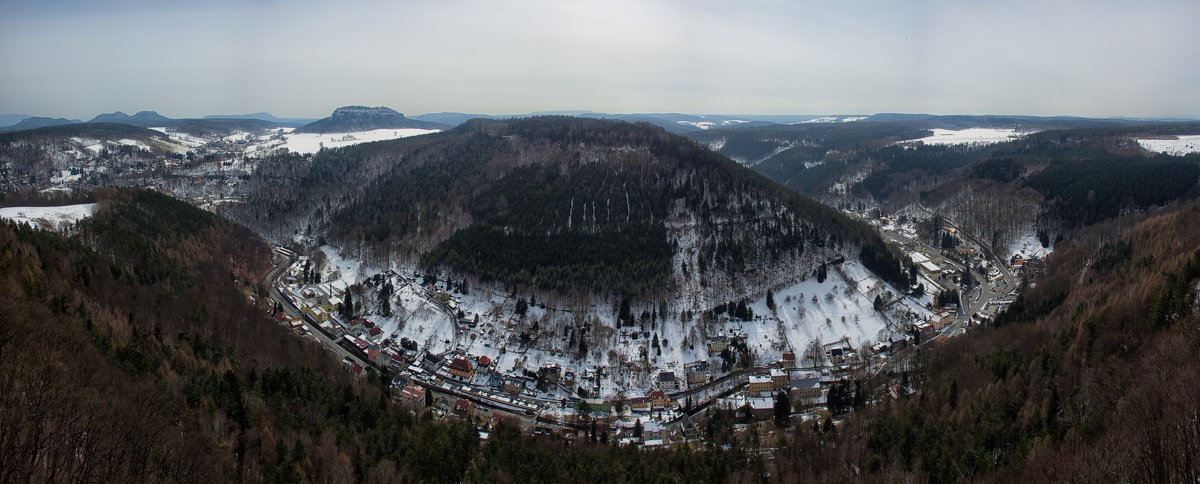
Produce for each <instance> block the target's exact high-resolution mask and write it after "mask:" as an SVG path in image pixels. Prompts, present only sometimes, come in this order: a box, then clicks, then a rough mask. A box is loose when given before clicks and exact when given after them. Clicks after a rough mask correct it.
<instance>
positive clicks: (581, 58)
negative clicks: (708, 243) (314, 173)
mask: <svg viewBox="0 0 1200 484" xmlns="http://www.w3.org/2000/svg"><path fill="white" fill-rule="evenodd" d="M0 8H3V9H4V11H5V15H4V16H3V17H2V18H0V66H2V67H3V69H0V113H6V114H18V113H25V114H29V115H34V116H51V117H67V118H78V119H82V120H84V121H86V120H88V119H91V118H92V117H94V116H95V115H97V114H100V113H109V112H114V111H123V112H125V113H129V114H133V113H135V112H137V111H141V110H153V111H157V112H159V113H160V114H162V115H164V116H167V117H172V118H188V117H200V116H204V115H214V114H247V113H255V112H269V113H271V114H273V115H275V116H278V117H285V118H296V117H302V118H321V117H325V116H328V115H329V113H330V112H332V111H333V109H334V108H337V107H339V106H343V105H352V104H355V105H368V106H388V107H391V108H393V109H396V110H397V111H400V112H402V113H405V114H406V115H416V114H424V113H438V112H464V113H482V114H492V115H505V114H524V113H531V112H544V111H595V112H603V113H614V114H618V113H689V114H759V115H785V114H786V115H832V114H874V113H882V112H898V113H926V114H990V115H1034V116H1082V117H1131V118H1197V117H1200V90H1197V89H1196V86H1200V64H1197V63H1195V62H1194V60H1195V59H1197V58H1200V34H1198V33H1197V31H1196V30H1195V29H1194V26H1193V25H1191V24H1192V23H1193V22H1192V21H1193V19H1195V18H1200V3H1197V2H1187V1H1176V0H1170V1H1162V2H1153V3H1151V4H1128V3H1125V2H1104V1H1101V2H1091V1H1090V2H1065V3H1056V4H1053V5H1044V4H1042V3H1040V2H1026V1H1020V2H1009V3H1004V4H960V3H956V2H940V1H923V2H916V3H910V4H906V5H895V4H892V3H890V2H883V1H865V2H855V3H853V4H851V3H849V2H838V3H835V4H816V5H812V4H802V5H793V4H791V3H788V2H774V1H754V2H749V3H739V4H738V5H737V6H736V7H735V6H732V5H728V4H725V3H721V2H707V1H705V2H674V1H664V2H625V1H619V2H604V3H601V2H597V3H588V4H584V5H577V4H570V3H564V2H542V1H520V2H515V3H510V4H497V3H493V2H482V1H477V0H467V1H458V2H444V3H442V2H439V3H436V4H431V3H426V2H412V3H410V2H401V3H398V4H387V5H383V6H379V5H374V4H372V3H370V2H349V3H345V4H338V5H326V4H321V3H314V2H307V1H300V2H274V1H262V2H254V3H245V2H234V1H217V2H212V3H208V4H205V5H203V6H200V5H173V4H172V5H161V4H159V3H157V2H147V1H142V0H138V1H107V2H105V1H101V2H79V1H67V2H57V3H50V2H39V1H28V0H17V1H5V2H4V3H3V7H0Z"/></svg>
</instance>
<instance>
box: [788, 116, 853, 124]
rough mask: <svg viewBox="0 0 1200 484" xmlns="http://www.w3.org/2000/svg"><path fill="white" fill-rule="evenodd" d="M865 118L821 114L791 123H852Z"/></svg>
mask: <svg viewBox="0 0 1200 484" xmlns="http://www.w3.org/2000/svg"><path fill="white" fill-rule="evenodd" d="M864 119H867V116H822V117H819V118H813V119H809V120H806V121H799V122H795V123H792V124H814V123H853V122H855V121H862V120H864Z"/></svg>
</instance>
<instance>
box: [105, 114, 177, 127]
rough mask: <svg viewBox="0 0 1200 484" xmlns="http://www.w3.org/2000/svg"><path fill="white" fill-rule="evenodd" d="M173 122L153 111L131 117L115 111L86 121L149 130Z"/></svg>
mask: <svg viewBox="0 0 1200 484" xmlns="http://www.w3.org/2000/svg"><path fill="white" fill-rule="evenodd" d="M175 121H176V120H174V119H171V118H168V117H166V116H163V115H161V114H158V113H157V112H154V111H138V112H137V113H136V114H134V115H132V116H130V115H128V114H125V113H123V112H121V111H117V112H115V113H104V114H100V115H97V116H96V117H94V118H92V119H91V121H88V122H89V123H122V124H132V125H134V126H141V127H143V128H149V127H151V126H166V125H168V124H171V123H174V122H175Z"/></svg>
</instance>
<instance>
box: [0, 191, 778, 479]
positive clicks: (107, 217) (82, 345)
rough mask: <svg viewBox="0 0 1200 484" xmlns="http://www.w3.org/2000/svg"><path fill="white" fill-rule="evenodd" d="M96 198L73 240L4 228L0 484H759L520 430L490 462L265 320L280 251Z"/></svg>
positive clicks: (201, 216) (500, 437)
mask: <svg viewBox="0 0 1200 484" xmlns="http://www.w3.org/2000/svg"><path fill="white" fill-rule="evenodd" d="M95 198H96V200H97V203H98V204H99V207H98V209H97V211H96V213H95V214H94V215H93V216H92V218H90V219H86V220H84V221H82V222H80V223H79V224H78V225H76V226H75V227H73V228H71V229H70V234H69V235H64V234H60V233H55V232H49V231H43V230H38V229H33V228H30V227H29V226H27V225H14V224H11V223H7V222H0V294H4V296H5V302H6V303H7V305H6V308H5V310H4V311H2V312H0V482H197V483H209V482H243V481H246V482H363V481H369V482H506V481H512V480H514V479H516V478H515V477H513V476H525V477H523V478H522V480H525V479H529V480H536V481H542V482H547V481H559V482H571V481H579V482H596V481H616V480H625V481H631V480H632V481H649V482H663V481H665V480H667V479H670V478H674V477H676V476H683V478H684V479H686V480H692V481H696V480H700V479H714V480H718V481H723V480H726V479H728V478H730V476H740V475H742V474H743V473H746V477H745V478H749V477H751V476H759V477H761V475H762V472H763V471H762V470H761V469H763V468H764V467H763V466H764V460H763V459H762V458H761V457H752V456H748V455H747V454H746V453H745V452H743V451H741V450H738V449H735V450H733V451H731V452H720V451H703V450H702V451H695V450H692V449H687V448H683V449H678V450H674V451H665V452H648V453H643V452H641V451H640V450H638V449H635V448H632V447H625V448H616V447H609V446H607V445H604V444H599V443H596V444H592V443H587V442H580V443H577V444H575V445H573V446H571V447H569V448H564V443H563V442H562V441H557V440H556V441H550V440H546V441H534V440H533V437H530V436H525V435H522V434H521V432H520V430H519V429H518V428H517V427H515V425H512V424H500V425H498V426H497V427H495V428H493V429H492V433H491V438H490V439H489V440H488V442H489V444H486V446H485V445H484V444H481V442H480V439H479V434H478V432H477V431H476V430H475V428H474V427H473V426H472V425H470V424H468V423H465V422H458V421H455V422H445V423H443V422H438V421H435V420H434V419H433V418H432V417H431V416H430V414H429V413H428V412H422V413H420V414H416V415H414V414H412V413H410V411H409V410H408V409H404V408H400V406H399V405H398V404H396V403H394V402H393V401H392V399H391V398H390V395H389V390H387V389H386V385H384V384H383V382H381V381H380V379H379V378H378V377H377V376H376V375H375V374H374V373H373V372H372V373H371V374H370V375H369V376H367V377H365V378H364V379H363V380H361V381H360V380H355V379H354V378H353V377H351V376H350V375H349V373H348V372H347V371H345V369H344V366H343V365H342V364H341V363H340V362H339V361H337V360H336V359H335V357H334V356H333V353H331V352H329V351H328V350H326V349H325V348H322V347H320V346H319V345H318V344H317V343H313V342H309V341H308V340H306V339H302V338H300V337H297V336H295V335H293V334H291V333H290V332H289V331H287V330H286V329H285V328H283V327H281V326H279V325H278V324H276V322H275V321H274V320H272V319H270V318H269V317H268V316H267V314H266V309H267V307H266V306H265V305H260V306H255V305H254V304H252V303H251V302H250V298H249V297H248V296H256V295H257V296H260V297H261V291H263V288H261V287H257V286H258V284H259V283H261V281H262V276H263V275H264V272H265V271H266V270H267V269H268V267H269V259H268V256H269V254H270V251H269V248H268V246H267V245H266V244H265V243H264V242H263V241H262V240H261V239H259V238H257V237H256V236H255V235H254V234H253V233H252V232H251V231H250V230H248V229H246V228H244V227H240V226H237V225H235V224H232V223H230V222H228V221H225V220H223V219H221V218H219V217H216V216H214V215H212V214H209V213H207V212H204V211H202V210H200V209H197V208H194V207H192V206H190V205H187V204H186V203H184V202H181V201H178V200H174V199H172V198H169V197H167V196H165V195H159V194H157V193H153V192H145V191H108V190H102V191H98V193H96V194H95ZM751 463H755V464H756V465H757V468H758V469H759V470H758V471H757V472H758V473H757V474H750V472H752V469H751V467H750V464H751Z"/></svg>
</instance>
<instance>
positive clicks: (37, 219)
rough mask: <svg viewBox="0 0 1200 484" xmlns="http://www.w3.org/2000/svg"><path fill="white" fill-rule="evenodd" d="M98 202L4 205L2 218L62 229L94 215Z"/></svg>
mask: <svg viewBox="0 0 1200 484" xmlns="http://www.w3.org/2000/svg"><path fill="white" fill-rule="evenodd" d="M95 211H96V204H94V203H83V204H79V205H61V206H58V207H4V208H0V218H2V219H5V220H12V221H15V222H17V223H28V224H30V225H33V226H35V227H40V228H44V229H55V230H57V229H60V228H63V227H65V226H66V225H68V224H72V223H75V222H76V221H79V220H81V219H85V218H88V217H91V216H92V213H94V212H95Z"/></svg>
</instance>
